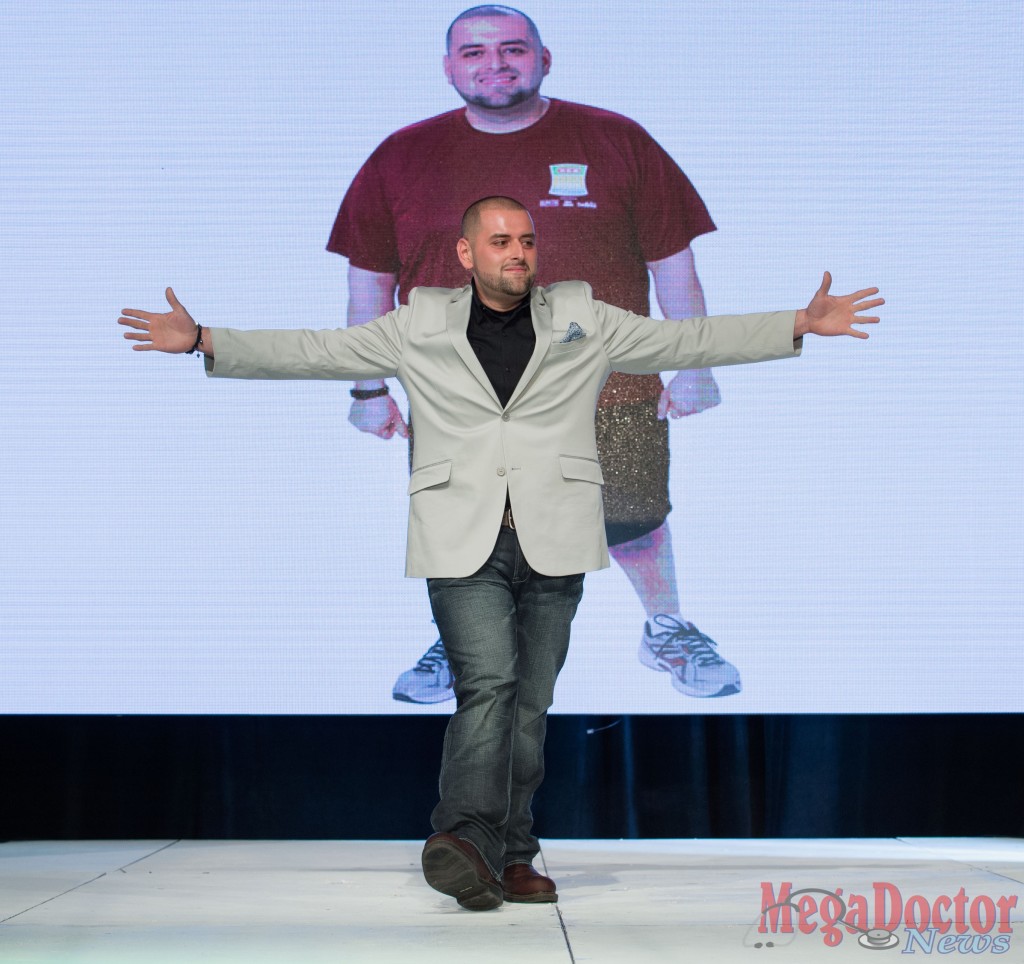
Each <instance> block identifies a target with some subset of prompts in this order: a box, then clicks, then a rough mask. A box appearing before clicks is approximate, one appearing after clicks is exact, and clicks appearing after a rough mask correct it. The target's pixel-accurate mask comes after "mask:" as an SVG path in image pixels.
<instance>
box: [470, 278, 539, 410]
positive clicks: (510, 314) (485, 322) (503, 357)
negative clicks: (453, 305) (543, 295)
mask: <svg viewBox="0 0 1024 964" xmlns="http://www.w3.org/2000/svg"><path fill="white" fill-rule="evenodd" d="M466 337H467V338H468V339H469V343H470V345H472V346H473V351H474V353H475V354H476V357H477V359H478V360H479V362H480V364H481V365H482V366H483V370H484V371H485V372H486V373H487V377H488V378H489V379H490V380H491V386H492V387H493V388H494V394H495V395H497V396H498V401H500V402H501V407H502V408H504V407H505V406H506V405H508V400H509V399H510V398H511V397H512V393H513V392H514V391H515V390H516V385H518V384H519V379H521V378H522V377H523V372H524V371H525V370H526V365H527V363H528V362H529V360H530V356H531V355H533V349H534V346H535V345H536V343H537V336H536V335H535V334H534V331H533V315H532V314H531V312H530V296H529V295H527V296H526V297H525V298H523V300H522V301H520V302H519V304H518V305H516V306H515V307H514V308H512V309H510V310H509V311H495V310H494V309H493V308H488V307H487V305H485V304H484V303H483V302H482V301H481V300H480V299H479V298H478V297H477V293H476V285H474V286H473V304H472V307H471V308H470V309H469V327H468V328H467V329H466Z"/></svg>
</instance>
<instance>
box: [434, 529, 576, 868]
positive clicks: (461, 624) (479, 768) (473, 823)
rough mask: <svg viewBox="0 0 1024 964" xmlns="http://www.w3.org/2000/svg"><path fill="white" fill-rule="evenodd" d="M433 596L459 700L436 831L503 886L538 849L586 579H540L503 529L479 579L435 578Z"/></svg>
mask: <svg viewBox="0 0 1024 964" xmlns="http://www.w3.org/2000/svg"><path fill="white" fill-rule="evenodd" d="M427 591H428V593H429V595H430V606H431V609H432V610H433V612H434V619H435V621H436V622H437V628H438V630H439V632H440V634H441V639H442V640H443V641H444V648H445V652H446V653H447V654H448V663H449V665H450V666H451V668H452V673H453V675H454V680H455V682H454V688H455V698H456V701H457V702H456V709H455V713H454V715H453V716H452V718H451V720H450V722H449V723H448V729H447V731H446V732H445V738H444V754H443V756H442V760H441V779H440V793H441V800H440V802H439V803H438V805H437V806H436V807H435V808H434V812H433V814H432V816H431V823H432V825H433V827H434V830H437V831H445V832H447V833H454V834H456V835H457V836H459V837H463V838H465V839H466V840H469V841H471V842H472V843H473V844H475V845H476V847H477V849H478V850H479V851H480V853H481V854H482V855H483V858H484V861H485V862H486V863H487V865H488V866H489V867H490V869H491V872H492V873H493V874H494V876H495V877H496V878H498V879H500V878H501V871H502V869H503V868H504V867H505V865H506V864H514V863H532V861H533V859H534V857H536V856H537V851H538V850H539V845H538V843H537V838H536V837H535V836H534V835H533V833H532V828H533V813H532V812H531V810H530V805H531V802H532V800H533V794H534V791H535V790H536V789H537V787H539V786H540V783H541V780H543V778H544V734H545V730H546V726H547V711H548V707H550V706H551V702H552V699H553V698H554V690H555V679H556V678H557V676H558V671H559V670H560V669H561V668H562V664H563V663H564V662H565V655H566V652H567V651H568V649H569V626H570V624H571V623H572V619H573V616H575V615H576V607H577V606H578V605H579V601H580V597H581V596H582V595H583V575H582V573H580V574H577V575H572V576H543V575H541V574H540V573H536V572H534V571H533V570H532V569H531V568H530V566H529V564H528V563H527V562H526V559H525V558H524V557H523V554H522V551H521V550H520V548H519V539H518V538H517V537H516V533H515V530H513V529H509V528H502V529H501V532H500V533H499V535H498V540H497V542H496V543H495V546H494V551H493V553H492V554H491V557H490V559H488V560H487V562H485V563H484V565H483V566H482V567H481V568H480V569H479V570H478V571H477V572H475V573H474V574H473V575H472V576H467V577H465V578H462V579H428V580H427Z"/></svg>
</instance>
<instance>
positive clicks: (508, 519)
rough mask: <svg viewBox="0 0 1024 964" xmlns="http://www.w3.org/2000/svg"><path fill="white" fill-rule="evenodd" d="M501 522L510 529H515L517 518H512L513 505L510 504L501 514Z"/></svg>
mask: <svg viewBox="0 0 1024 964" xmlns="http://www.w3.org/2000/svg"><path fill="white" fill-rule="evenodd" d="M501 524H502V525H503V526H505V527H506V528H508V529H513V530H514V529H515V527H516V522H515V519H513V518H512V507H511V506H509V507H508V508H507V509H506V510H505V511H504V512H503V513H502V514H501Z"/></svg>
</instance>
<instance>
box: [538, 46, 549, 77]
mask: <svg viewBox="0 0 1024 964" xmlns="http://www.w3.org/2000/svg"><path fill="white" fill-rule="evenodd" d="M540 63H541V66H542V67H543V68H544V74H543V76H545V77H547V75H548V74H550V73H551V51H550V50H548V48H547V47H541V49H540Z"/></svg>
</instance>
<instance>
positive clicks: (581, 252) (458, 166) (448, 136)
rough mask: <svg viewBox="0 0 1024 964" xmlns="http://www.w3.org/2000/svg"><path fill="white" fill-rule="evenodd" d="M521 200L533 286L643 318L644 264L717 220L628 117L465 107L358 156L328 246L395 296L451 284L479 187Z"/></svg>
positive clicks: (632, 389)
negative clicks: (503, 126) (561, 289)
mask: <svg viewBox="0 0 1024 964" xmlns="http://www.w3.org/2000/svg"><path fill="white" fill-rule="evenodd" d="M491 194H504V195H507V196H509V197H513V198H516V199H517V200H519V201H521V202H522V203H523V204H524V205H526V207H527V208H528V209H529V211H530V214H531V215H532V216H533V220H534V223H535V224H536V226H537V237H538V240H539V242H540V247H539V250H540V258H539V264H538V273H537V283H538V284H542V285H546V284H553V283H554V282H556V281H567V280H579V281H586V282H588V283H589V284H590V285H591V287H592V288H593V290H594V297H595V298H597V299H599V300H600V301H605V302H608V303H609V304H613V305H618V306H619V307H621V308H626V309H628V310H630V311H635V312H637V313H638V314H642V315H647V314H650V303H649V298H648V290H649V284H648V276H647V262H648V261H660V260H661V259H663V258H667V257H668V256H669V255H672V254H675V253H676V252H677V251H681V250H683V249H684V248H686V247H687V246H689V244H690V242H691V241H692V240H693V239H694V238H695V237H697V236H698V235H701V234H705V233H707V232H709V231H714V230H715V225H714V223H713V222H712V220H711V217H710V216H709V215H708V212H707V209H706V208H705V206H704V202H703V201H702V200H701V198H700V195H698V194H697V192H696V190H695V189H694V187H693V185H692V184H691V183H690V181H689V179H688V178H687V177H686V175H685V174H684V173H683V172H682V171H681V170H680V169H679V166H678V165H677V164H676V163H675V161H673V160H672V158H671V157H669V155H668V154H667V153H666V152H665V151H664V150H663V149H662V148H661V147H660V145H659V144H658V143H657V141H655V140H654V139H653V138H652V137H651V136H650V134H648V133H647V132H646V131H645V130H644V129H643V128H642V127H641V126H640V125H639V124H637V123H635V122H634V121H631V120H629V118H627V117H623V116H622V115H620V114H614V113H612V112H611V111H606V110H600V109H598V108H596V107H587V106H584V105H582V104H573V103H569V102H568V101H560V100H555V99H552V100H551V103H550V106H549V107H548V111H547V113H546V114H545V115H544V116H543V117H542V118H541V119H540V120H539V121H537V122H536V123H535V124H533V125H532V126H530V127H527V128H525V129H524V130H520V131H515V132H513V133H510V134H489V133H484V132H482V131H478V130H475V129H474V128H473V127H471V126H470V124H469V122H468V121H467V120H466V112H465V109H464V108H460V109H458V110H454V111H449V112H448V113H445V114H440V115H439V116H437V117H432V118H430V119H429V120H425V121H421V122H420V123H418V124H413V125H411V126H410V127H405V128H403V129H402V130H400V131H397V132H396V133H394V134H392V135H391V136H390V137H388V138H387V139H386V140H385V141H384V142H383V143H382V144H381V145H380V146H379V147H378V148H377V149H376V150H375V151H374V152H373V154H371V155H370V157H369V159H368V160H367V161H366V163H365V164H364V165H363V166H362V168H361V169H360V171H359V173H358V174H357V175H356V177H355V180H353V182H352V185H351V186H350V187H349V189H348V192H347V193H346V194H345V198H344V200H343V201H342V204H341V210H340V211H339V212H338V217H337V219H336V220H335V222H334V228H333V230H332V231H331V237H330V240H329V241H328V243H327V249H328V250H329V251H334V252H337V253H338V254H342V255H344V256H345V257H346V258H348V259H349V261H350V262H351V264H353V265H354V266H355V267H357V268H363V269H365V270H367V271H379V272H389V273H394V274H397V275H398V299H399V302H401V303H404V302H405V301H406V299H407V298H408V295H409V291H410V290H411V289H412V288H415V287H417V286H418V285H429V286H439V287H444V288H459V287H461V286H462V285H464V284H466V282H467V280H468V273H467V272H466V270H465V269H464V268H463V267H462V265H460V264H459V261H458V258H457V257H456V254H455V240H456V235H457V231H458V224H459V220H460V219H461V217H462V213H463V211H465V209H466V208H467V207H468V206H469V205H470V204H472V203H473V201H476V200H478V199H479V198H481V197H486V196H488V195H491ZM660 392H661V380H660V379H659V378H658V376H656V375H655V376H636V375H620V374H617V373H616V374H613V375H612V376H611V378H609V380H608V383H607V384H606V386H605V390H604V392H602V396H601V401H602V403H604V404H608V403H611V402H626V401H629V402H632V401H639V400H641V399H650V398H657V397H658V395H659V394H660Z"/></svg>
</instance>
